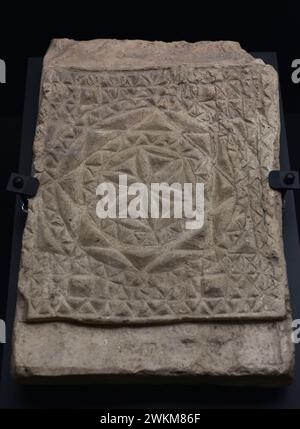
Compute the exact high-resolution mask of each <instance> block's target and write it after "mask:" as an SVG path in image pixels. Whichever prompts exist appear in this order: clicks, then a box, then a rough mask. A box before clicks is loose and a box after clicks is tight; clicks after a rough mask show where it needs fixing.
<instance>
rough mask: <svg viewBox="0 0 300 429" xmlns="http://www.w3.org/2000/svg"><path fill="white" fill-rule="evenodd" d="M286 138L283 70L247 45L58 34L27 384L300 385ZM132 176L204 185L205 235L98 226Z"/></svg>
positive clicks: (46, 73)
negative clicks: (289, 256) (104, 189)
mask: <svg viewBox="0 0 300 429" xmlns="http://www.w3.org/2000/svg"><path fill="white" fill-rule="evenodd" d="M279 132H280V120H279V108H278V81H277V74H276V72H275V71H274V69H273V68H272V67H271V66H269V65H265V64H264V63H263V62H262V61H261V60H256V59H254V58H253V57H252V56H250V55H249V54H247V53H246V52H245V51H243V50H242V49H241V48H240V47H239V45H238V44H237V43H234V42H200V43H195V44H189V43H186V42H175V43H170V44H169V43H163V42H142V41H113V40H95V41H90V42H74V41H71V40H55V41H53V42H52V44H51V46H50V48H49V51H48V53H47V55H46V57H45V60H44V69H43V76H42V86H41V98H40V111H39V118H38V125H37V131H36V137H35V142H34V154H35V158H34V173H35V175H36V177H38V178H39V180H40V183H41V185H40V188H39V191H38V194H37V196H36V197H35V198H34V199H33V200H31V201H30V205H29V215H28V219H27V223H26V228H25V232H24V237H23V249H22V262H21V269H20V276H19V292H20V294H19V297H18V305H17V307H18V309H17V316H16V322H15V341H14V369H15V373H16V375H17V376H19V377H21V378H24V379H29V380H32V379H38V378H39V377H50V376H52V377H53V378H54V379H56V377H55V376H61V377H62V376H72V377H73V378H74V377H76V376H77V377H83V378H90V376H93V377H96V376H99V377H101V376H116V375H118V374H119V375H124V376H126V375H131V374H135V375H151V374H156V375H160V376H171V375H172V376H173V375H177V376H190V377H191V376H193V377H194V378H195V379H203V380H207V381H218V380H219V381H221V380H222V377H223V378H225V379H226V380H225V381H229V382H232V383H233V382H235V381H236V382H238V380H240V381H241V382H247V383H262V384H263V383H266V384H267V383H274V384H276V383H282V382H286V381H287V380H289V379H290V377H291V371H292V366H293V347H292V343H291V339H290V316H289V305H288V289H287V277H286V269H285V260H284V253H283V243H282V233H281V198H280V195H279V193H278V192H276V191H273V190H271V189H270V188H269V185H268V182H267V176H268V172H269V171H270V170H273V169H277V168H278V157H279ZM120 174H127V175H128V178H129V183H133V182H143V183H146V184H150V183H151V182H167V183H169V184H171V183H173V182H179V183H184V182H192V183H195V182H201V183H204V186H205V221H204V227H203V228H202V229H201V230H186V229H185V228H184V221H185V220H184V219H152V220H151V219H143V220H133V219H115V220H113V219H111V220H108V219H104V220H100V219H98V218H97V216H96V203H97V198H96V194H95V192H96V187H97V185H98V184H99V183H101V182H104V181H105V182H107V181H111V182H112V183H117V182H118V177H119V175H120ZM70 322H76V324H74V323H70ZM196 376H197V377H196Z"/></svg>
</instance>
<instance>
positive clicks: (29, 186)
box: [6, 173, 40, 213]
mask: <svg viewBox="0 0 300 429" xmlns="http://www.w3.org/2000/svg"><path fill="white" fill-rule="evenodd" d="M39 184H40V183H39V181H38V179H37V178H36V177H31V176H24V175H23V174H19V173H11V175H10V178H9V181H8V184H7V186H6V190H7V191H9V192H13V193H15V194H17V195H20V197H21V201H22V203H21V208H22V211H23V212H24V213H27V211H28V198H32V197H34V196H35V195H36V193H37V190H38V188H39Z"/></svg>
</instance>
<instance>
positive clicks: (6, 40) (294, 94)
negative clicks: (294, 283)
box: [0, 0, 300, 402]
mask: <svg viewBox="0 0 300 429" xmlns="http://www.w3.org/2000/svg"><path fill="white" fill-rule="evenodd" d="M297 3H298V2H295V1H294V2H292V1H280V2H278V3H275V2H269V3H267V2H263V1H262V0H261V1H260V2H216V1H210V2H208V1H194V2H188V1H185V2H182V1H181V2H176V1H173V2H172V3H167V2H162V1H160V2H159V3H156V2H155V3H154V2H150V1H142V2H139V3H133V2H112V4H110V5H109V4H108V2H101V1H100V2H99V1H98V2H87V1H85V2H80V3H75V2H74V3H73V4H72V3H62V2H60V3H57V4H55V3H54V2H40V3H36V4H32V5H30V4H29V3H28V2H26V3H25V4H24V5H22V4H17V3H10V4H1V7H0V59H3V60H4V61H5V63H6V73H7V82H6V84H0V142H1V145H0V163H1V169H0V174H1V175H0V189H1V197H0V198H1V200H0V219H1V223H0V225H1V236H0V237H1V240H0V241H1V254H0V256H1V260H0V269H1V272H0V279H1V281H0V318H2V319H5V304H6V297H7V286H8V272H9V260H10V249H11V237H12V223H13V213H14V201H15V199H14V196H13V195H10V194H8V193H6V192H5V187H6V183H7V180H8V177H9V174H10V172H11V171H18V157H19V146H20V137H21V124H22V114H23V102H24V90H25V79H26V67H27V58H28V57H42V56H44V54H45V52H46V50H47V48H48V46H49V43H50V41H51V39H52V38H64V37H66V38H72V39H76V40H87V39H93V38H118V39H146V40H164V41H173V40H186V41H189V42H194V41H198V40H235V41H238V42H240V44H241V46H242V47H243V48H244V49H246V50H247V51H276V52H277V55H278V62H279V77H280V85H281V91H282V99H283V107H284V113H285V121H286V129H287V137H288V147H289V152H290V159H291V168H292V169H294V170H299V169H300V167H299V165H300V138H299V139H298V136H299V134H300V129H299V128H300V83H299V84H298V85H296V84H294V83H293V82H292V80H291V73H292V71H293V69H292V68H291V63H292V61H293V60H294V59H295V58H300V43H299V42H300V31H299V29H300V13H299V12H300V2H299V5H297ZM296 207H297V213H298V225H299V219H300V198H299V197H298V196H296ZM299 262H300V261H299ZM0 347H1V346H0ZM299 402H300V400H299Z"/></svg>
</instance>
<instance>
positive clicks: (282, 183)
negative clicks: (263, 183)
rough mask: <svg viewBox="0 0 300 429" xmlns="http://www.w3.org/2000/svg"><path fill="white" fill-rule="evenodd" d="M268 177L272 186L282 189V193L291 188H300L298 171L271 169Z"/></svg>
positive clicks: (278, 189) (292, 189) (277, 189)
mask: <svg viewBox="0 0 300 429" xmlns="http://www.w3.org/2000/svg"><path fill="white" fill-rule="evenodd" d="M268 179H269V185H270V187H271V188H272V189H275V190H276V191H281V192H282V194H284V193H285V192H286V191H289V190H291V191H297V190H300V181H299V172H298V171H282V170H273V171H270V173H269V177H268Z"/></svg>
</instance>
